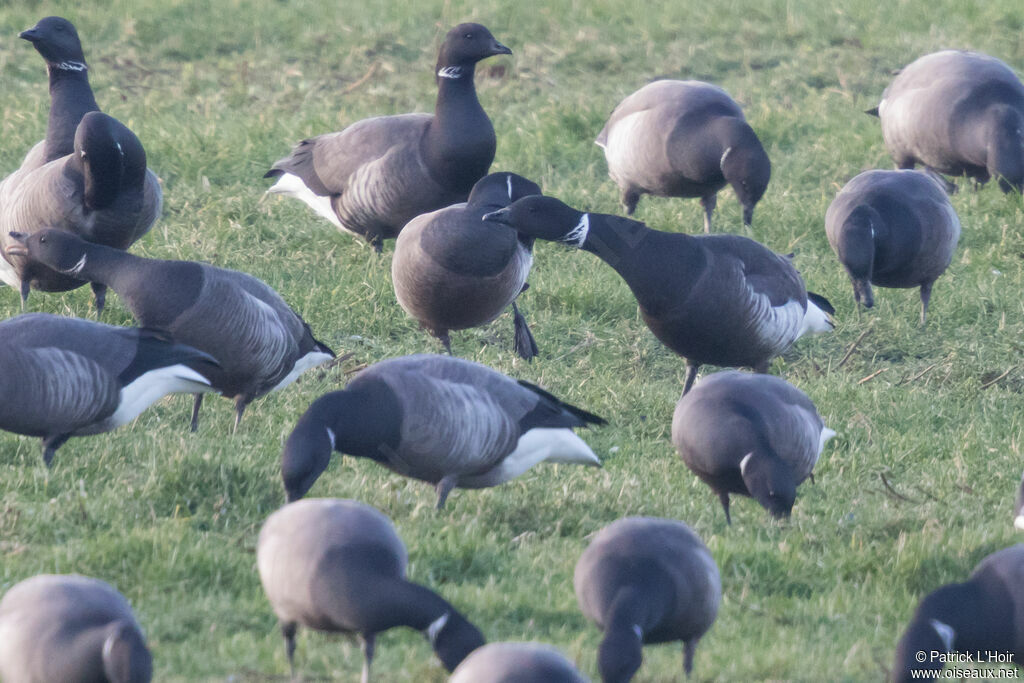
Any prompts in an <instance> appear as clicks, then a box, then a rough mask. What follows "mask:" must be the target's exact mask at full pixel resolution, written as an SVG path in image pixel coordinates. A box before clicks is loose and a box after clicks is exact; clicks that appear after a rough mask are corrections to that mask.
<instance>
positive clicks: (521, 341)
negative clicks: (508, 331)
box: [512, 301, 540, 361]
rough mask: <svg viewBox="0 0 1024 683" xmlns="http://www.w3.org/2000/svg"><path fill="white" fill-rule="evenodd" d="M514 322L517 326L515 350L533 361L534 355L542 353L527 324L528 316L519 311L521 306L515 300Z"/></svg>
mask: <svg viewBox="0 0 1024 683" xmlns="http://www.w3.org/2000/svg"><path fill="white" fill-rule="evenodd" d="M512 324H513V326H514V328H515V341H514V342H513V348H514V349H515V352H516V353H517V354H519V357H520V358H523V359H525V360H528V361H532V360H533V358H534V356H536V355H537V354H538V353H540V350H539V349H538V348H537V342H536V341H535V340H534V338H533V333H532V332H530V326H529V325H527V324H526V318H524V317H523V314H522V313H520V312H519V307H518V306H516V304H515V302H514V301H513V302H512Z"/></svg>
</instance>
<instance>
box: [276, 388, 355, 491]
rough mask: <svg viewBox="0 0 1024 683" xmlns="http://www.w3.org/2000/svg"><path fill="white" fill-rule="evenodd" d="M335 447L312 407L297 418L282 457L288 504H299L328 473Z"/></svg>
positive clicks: (325, 425) (326, 428)
mask: <svg viewBox="0 0 1024 683" xmlns="http://www.w3.org/2000/svg"><path fill="white" fill-rule="evenodd" d="M335 393H339V394H340V393H342V392H335ZM318 400H319V399H318ZM334 445H335V435H334V433H333V432H332V431H331V429H330V428H329V427H328V426H327V424H326V423H325V422H324V420H323V419H322V418H321V417H320V414H319V411H314V410H313V409H312V406H311V407H310V410H308V411H306V413H305V414H304V415H303V416H302V417H301V418H299V421H298V423H297V424H296V425H295V429H293V430H292V433H291V434H290V435H289V436H288V440H287V441H285V444H284V451H282V453H281V478H282V479H283V480H284V491H285V497H286V500H287V502H289V503H292V502H294V501H296V500H299V499H300V498H302V497H303V496H304V495H306V493H308V492H309V489H310V488H312V487H313V484H314V482H316V480H317V479H318V478H319V477H320V475H321V474H323V472H324V470H326V469H327V464H328V463H329V462H330V460H331V453H332V452H333V451H334Z"/></svg>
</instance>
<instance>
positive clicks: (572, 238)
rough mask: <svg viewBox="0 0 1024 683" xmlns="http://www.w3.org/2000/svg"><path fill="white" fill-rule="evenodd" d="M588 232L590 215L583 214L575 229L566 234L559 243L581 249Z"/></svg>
mask: <svg viewBox="0 0 1024 683" xmlns="http://www.w3.org/2000/svg"><path fill="white" fill-rule="evenodd" d="M589 232H590V214H589V213H585V214H583V215H582V216H581V217H580V222H579V223H577V224H576V227H575V228H573V229H572V230H570V231H569V232H567V233H566V234H565V237H563V238H562V239H561V240H559V241H560V242H563V243H565V244H568V245H569V246H573V247H576V248H577V249H580V248H582V247H583V243H584V242H586V241H587V233H589Z"/></svg>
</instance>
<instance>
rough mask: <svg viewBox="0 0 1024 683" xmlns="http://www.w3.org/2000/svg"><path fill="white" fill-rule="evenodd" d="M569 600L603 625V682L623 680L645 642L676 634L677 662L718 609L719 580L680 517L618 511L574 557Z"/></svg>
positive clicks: (689, 665)
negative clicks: (680, 650) (678, 644)
mask: <svg viewBox="0 0 1024 683" xmlns="http://www.w3.org/2000/svg"><path fill="white" fill-rule="evenodd" d="M573 586H574V587H575V589H576V600H577V601H578V602H579V605H580V610H581V611H582V612H583V614H584V616H586V617H587V618H588V619H590V620H591V621H593V622H594V623H595V624H597V626H598V628H600V629H601V630H602V631H603V632H604V639H603V640H602V641H601V645H600V648H599V649H598V653H597V667H598V670H599V671H600V672H601V680H602V681H603V682H604V683H627V681H630V680H631V679H632V678H633V675H634V674H635V673H636V671H637V670H638V669H639V668H640V664H641V662H642V658H643V653H642V649H643V646H644V645H645V644H652V643H667V642H672V641H677V640H681V641H683V670H684V671H685V672H686V674H687V675H689V674H690V672H691V671H692V670H693V655H694V652H695V651H696V649H697V642H698V641H699V640H700V639H701V637H703V636H704V634H705V633H707V631H708V629H710V628H711V625H712V624H713V623H714V621H715V617H716V616H717V614H718V605H719V603H720V602H721V600H722V583H721V579H720V578H719V575H718V566H717V565H716V564H715V560H714V559H713V558H712V557H711V553H710V552H709V551H708V549H707V546H705V545H704V543H703V541H701V540H700V538H699V537H698V536H697V534H695V533H694V532H693V531H692V530H691V529H690V527H688V526H686V525H685V524H683V523H682V522H677V521H675V520H671V519H659V518H656V517H626V518H624V519H620V520H618V521H615V522H612V523H611V524H609V525H608V526H606V527H605V528H603V529H601V531H599V532H598V533H597V535H596V536H594V540H593V541H591V543H590V545H589V546H588V547H587V549H586V550H585V551H583V555H581V556H580V559H579V561H578V562H577V563H576V571H575V573H574V575H573Z"/></svg>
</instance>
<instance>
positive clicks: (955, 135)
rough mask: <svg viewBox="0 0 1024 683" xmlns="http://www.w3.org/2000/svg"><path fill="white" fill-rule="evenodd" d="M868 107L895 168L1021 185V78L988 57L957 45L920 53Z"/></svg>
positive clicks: (1023, 165)
mask: <svg viewBox="0 0 1024 683" xmlns="http://www.w3.org/2000/svg"><path fill="white" fill-rule="evenodd" d="M868 113H871V114H876V115H877V116H878V117H879V119H880V120H881V124H882V137H883V138H884V140H885V146H886V149H888V151H889V154H890V155H891V156H892V158H893V161H895V162H896V166H898V167H899V168H907V169H909V168H914V166H915V165H916V164H921V165H923V166H925V167H926V168H927V169H929V170H931V171H933V172H936V173H945V174H949V175H953V176H962V175H966V176H969V177H971V178H973V179H974V180H975V181H976V182H977V183H979V184H984V183H986V182H988V180H989V179H990V178H996V179H997V180H998V181H999V187H1000V188H1001V189H1002V190H1003V192H1009V191H1010V190H1016V192H1017V193H1018V194H1020V193H1021V192H1022V191H1024V134H1022V132H1021V131H1022V130H1024V83H1021V80H1020V78H1018V77H1017V75H1016V74H1015V73H1014V72H1013V70H1012V69H1010V67H1008V66H1007V65H1006V64H1004V63H1003V62H1001V61H1000V60H998V59H996V58H995V57H990V56H988V55H985V54H981V53H980V52H964V51H960V50H943V51H941V52H933V53H931V54H928V55H925V56H923V57H919V58H918V59H917V60H915V61H914V62H912V63H911V64H909V65H908V66H906V67H904V68H903V70H902V71H900V72H899V74H898V75H897V76H896V78H894V79H893V81H892V83H890V84H889V87H888V88H886V89H885V92H883V93H882V101H881V102H880V103H879V105H878V107H876V108H875V109H872V110H870V111H869V112H868ZM950 189H952V187H951V188H950Z"/></svg>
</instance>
